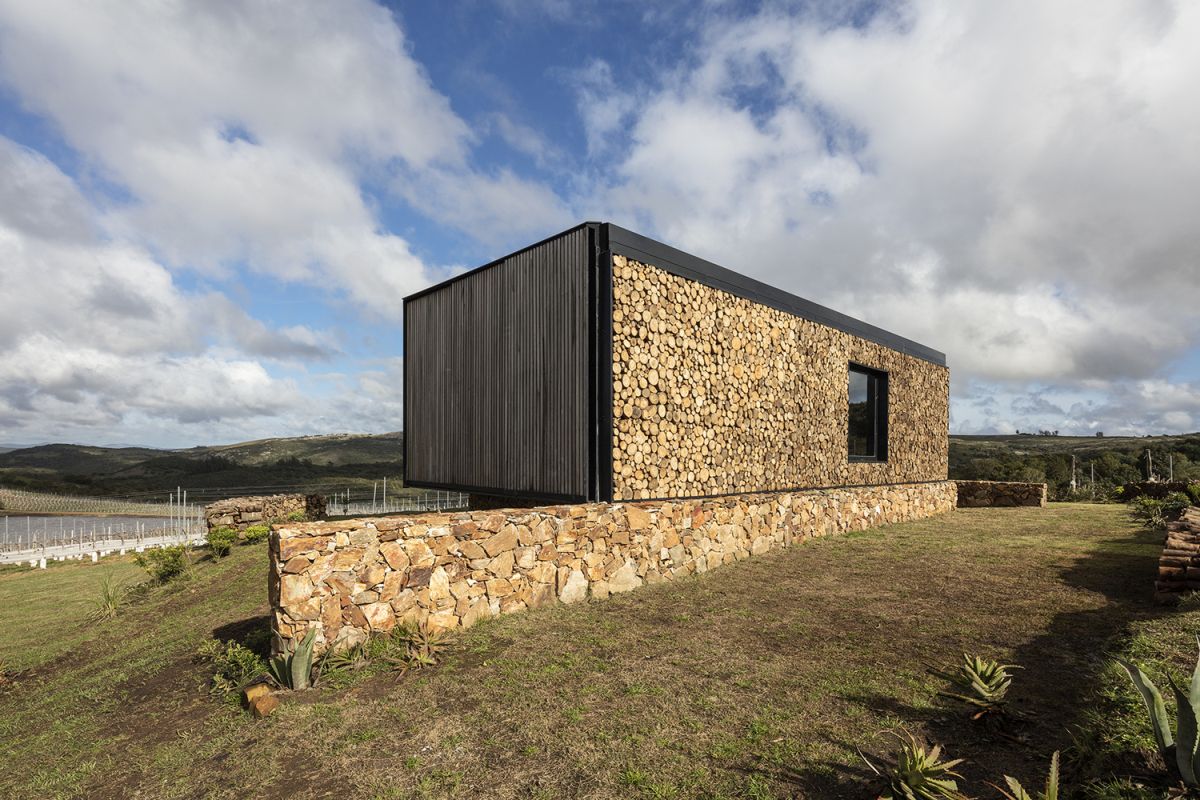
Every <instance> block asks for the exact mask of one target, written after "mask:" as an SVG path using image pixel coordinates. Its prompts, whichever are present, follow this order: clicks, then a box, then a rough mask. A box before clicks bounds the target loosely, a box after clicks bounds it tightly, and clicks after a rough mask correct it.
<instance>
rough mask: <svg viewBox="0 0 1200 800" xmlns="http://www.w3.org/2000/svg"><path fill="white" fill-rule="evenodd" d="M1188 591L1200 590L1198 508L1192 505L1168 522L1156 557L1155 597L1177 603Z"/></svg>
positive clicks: (1158, 600)
mask: <svg viewBox="0 0 1200 800" xmlns="http://www.w3.org/2000/svg"><path fill="white" fill-rule="evenodd" d="M1189 592H1200V508H1196V507H1195V506H1193V507H1191V508H1189V509H1188V510H1187V511H1185V512H1183V516H1182V517H1180V518H1179V519H1178V520H1176V521H1175V522H1171V523H1168V525H1167V541H1166V544H1165V545H1164V546H1163V551H1162V556H1160V557H1159V559H1158V580H1157V581H1156V582H1155V584H1154V599H1155V600H1156V601H1157V602H1160V603H1177V602H1179V599H1180V597H1181V596H1182V595H1183V594H1186V593H1189Z"/></svg>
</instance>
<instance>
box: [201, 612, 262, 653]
mask: <svg viewBox="0 0 1200 800" xmlns="http://www.w3.org/2000/svg"><path fill="white" fill-rule="evenodd" d="M212 635H213V638H214V639H217V640H219V641H222V642H237V643H238V644H240V645H242V646H243V647H246V648H248V649H250V650H253V651H254V652H255V653H256V654H258V655H259V656H261V657H263V658H269V657H270V656H271V617H270V615H269V614H261V615H259V616H256V617H248V618H246V619H240V620H238V621H237V622H229V623H226V624H225V625H221V626H219V627H216V628H213V632H212Z"/></svg>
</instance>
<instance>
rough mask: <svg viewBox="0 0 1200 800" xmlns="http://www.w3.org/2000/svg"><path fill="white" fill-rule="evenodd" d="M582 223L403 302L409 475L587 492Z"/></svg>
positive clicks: (509, 489)
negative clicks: (580, 225)
mask: <svg viewBox="0 0 1200 800" xmlns="http://www.w3.org/2000/svg"><path fill="white" fill-rule="evenodd" d="M589 249H590V244H589V230H588V228H587V227H580V228H576V229H573V230H571V231H567V232H566V233H564V234H562V235H561V236H558V237H556V238H554V239H550V240H548V241H546V242H543V243H541V244H539V245H536V246H534V247H532V248H529V249H527V250H524V251H521V252H519V253H516V254H514V255H512V256H509V257H507V258H505V259H503V260H501V261H499V262H497V263H496V264H494V265H491V266H489V267H488V268H487V269H481V270H477V271H475V272H472V273H470V274H467V275H465V276H463V277H461V278H459V279H458V280H455V281H452V282H450V283H447V284H445V285H443V286H441V287H438V288H437V289H435V290H434V291H431V292H428V293H425V294H421V295H419V296H416V297H411V298H409V299H408V301H407V302H406V303H405V315H404V351H405V352H404V355H405V360H406V363H405V384H404V405H405V426H404V429H405V434H404V435H405V451H406V452H405V455H406V462H407V463H406V464H405V471H406V479H407V480H408V482H409V483H411V484H425V485H432V486H442V487H457V488H461V489H465V490H472V489H474V490H481V491H487V490H491V491H494V492H497V493H504V494H513V495H529V496H541V497H552V496H560V497H562V498H563V499H582V498H585V497H586V496H587V494H588V453H589V447H588V439H587V436H588V431H589V408H588V402H589V387H588V364H589V361H588V350H589V339H588V325H589V308H588V280H589V268H588V259H589Z"/></svg>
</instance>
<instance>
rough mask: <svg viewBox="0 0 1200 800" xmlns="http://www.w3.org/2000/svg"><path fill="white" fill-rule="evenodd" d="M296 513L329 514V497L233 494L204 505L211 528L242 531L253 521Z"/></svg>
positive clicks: (274, 519)
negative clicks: (242, 495)
mask: <svg viewBox="0 0 1200 800" xmlns="http://www.w3.org/2000/svg"><path fill="white" fill-rule="evenodd" d="M295 513H302V514H304V516H305V517H306V518H307V519H320V518H321V517H323V516H325V498H324V497H321V496H320V495H317V494H310V495H302V494H273V495H265V496H260V497H233V498H230V499H228V500H218V501H217V502H215V503H210V504H209V505H207V506H205V507H204V521H205V522H206V523H207V525H208V530H210V531H211V530H212V529H213V528H219V527H227V528H235V529H236V530H238V531H239V532H241V531H244V530H246V528H248V527H249V526H251V525H259V524H264V523H273V522H281V521H283V520H286V519H287V518H288V517H289V516H291V515H292V514H295Z"/></svg>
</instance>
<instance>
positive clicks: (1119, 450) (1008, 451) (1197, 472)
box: [950, 433, 1200, 497]
mask: <svg viewBox="0 0 1200 800" xmlns="http://www.w3.org/2000/svg"><path fill="white" fill-rule="evenodd" d="M1147 451H1149V452H1150V456H1151V460H1152V461H1153V464H1154V474H1155V477H1156V478H1159V479H1163V480H1165V479H1166V478H1167V477H1168V474H1169V472H1170V471H1171V470H1172V469H1173V471H1174V477H1175V479H1176V480H1200V433H1188V434H1180V435H1175V436H1144V437H1136V436H1112V437H1109V436H1104V437H1099V436H1019V435H1014V436H951V437H950V477H952V478H962V479H970V480H1028V481H1037V482H1045V483H1048V484H1050V492H1051V496H1053V497H1066V496H1068V495H1069V493H1070V484H1071V457H1072V456H1074V457H1075V466H1076V469H1077V472H1076V481H1077V485H1078V486H1080V487H1086V488H1087V492H1088V493H1089V494H1090V482H1091V480H1092V475H1093V468H1094V474H1095V481H1096V487H1097V491H1098V492H1107V491H1109V490H1110V489H1112V488H1113V487H1115V486H1117V485H1119V484H1122V483H1125V482H1127V481H1138V480H1145V479H1146V477H1147V469H1148V464H1147V458H1146V452H1147Z"/></svg>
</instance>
